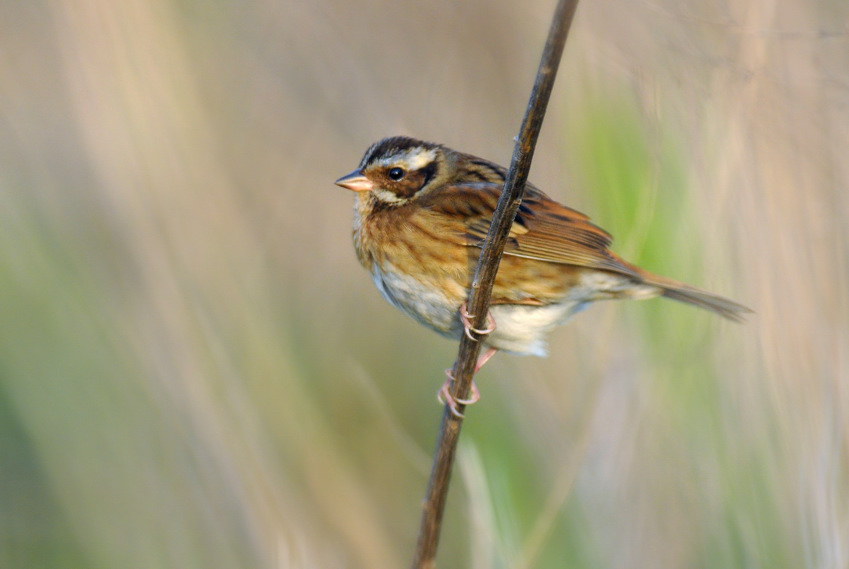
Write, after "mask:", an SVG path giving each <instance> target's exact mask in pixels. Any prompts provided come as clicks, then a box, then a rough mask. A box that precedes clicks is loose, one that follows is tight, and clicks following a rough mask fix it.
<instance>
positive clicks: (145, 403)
mask: <svg viewBox="0 0 849 569" xmlns="http://www.w3.org/2000/svg"><path fill="white" fill-rule="evenodd" d="M553 9H554V1H553V0H547V1H542V0H534V1H526V2H500V1H499V2H486V1H483V0H464V1H450V2H449V1H447V0H439V1H434V2H391V1H388V0H386V1H370V2H361V3H352V2H347V1H343V0H317V1H313V2H293V1H291V0H283V1H276V2H275V1H270V0H247V1H239V2H236V1H234V0H212V1H209V0H205V1H200V0H124V1H122V2H112V1H109V0H53V1H42V0H36V1H31V2H20V1H16V0H0V567H3V568H4V569H6V568H41V567H45V568H47V567H49V568H58V567H61V568H66V567H67V568H71V567H75V568H76V567H79V568H86V569H90V568H104V569H107V568H115V567H120V568H124V569H132V568H145V569H150V568H155V567H163V568H164V567H180V568H195V567H196V568H234V567H244V568H256V567H262V568H266V567H267V568H290V567H291V568H314V567H321V568H325V567H350V568H372V569H373V568H390V567H405V566H407V565H408V564H409V562H410V559H411V558H412V551H413V547H414V544H415V539H416V532H417V529H418V522H419V513H420V505H421V499H422V497H423V495H424V489H425V485H426V481H427V477H428V473H429V466H430V456H431V453H432V451H433V447H434V443H435V441H436V435H437V430H438V425H439V421H440V418H441V415H442V409H441V408H440V407H439V406H438V405H437V404H436V402H435V397H434V395H435V392H436V390H437V388H438V387H439V385H440V384H441V383H442V381H443V379H444V377H443V375H442V370H443V369H444V368H446V367H449V366H450V365H451V363H452V361H453V359H454V357H455V354H456V349H457V348H456V345H455V343H453V342H451V341H448V340H445V339H443V338H441V337H438V336H437V335H435V334H433V333H432V332H430V331H428V330H425V329H423V328H421V327H419V326H418V325H416V324H415V323H414V322H413V321H412V320H410V319H409V318H407V317H405V316H403V315H402V314H401V313H400V312H398V311H396V310H395V309H394V308H392V307H390V306H389V305H388V304H387V303H385V302H384V301H383V300H382V299H381V298H380V297H379V295H378V293H377V291H376V289H375V287H374V286H373V284H372V282H371V280H370V278H369V276H368V275H367V274H366V272H365V271H364V270H363V269H362V268H361V267H360V266H359V265H358V263H357V261H356V258H355V256H354V252H353V247H352V245H351V209H352V204H353V196H352V195H351V194H350V193H349V192H347V191H345V190H343V189H341V188H338V187H336V186H334V185H333V180H335V179H336V178H337V177H339V176H341V175H343V174H345V173H347V172H349V171H350V170H352V169H353V168H354V167H355V166H356V164H357V163H358V161H359V159H360V157H361V155H362V153H363V152H364V151H365V149H366V148H367V146H368V145H369V144H370V143H372V142H373V141H375V140H377V139H379V138H381V137H383V136H386V135H391V134H409V135H414V136H417V137H419V138H423V139H426V140H434V141H439V142H443V143H445V144H447V145H449V146H452V147H454V148H458V149H462V150H464V151H467V152H471V153H474V154H477V155H480V156H484V157H487V158H490V159H492V160H495V161H498V162H501V163H503V164H505V165H506V164H507V163H509V159H510V155H511V152H512V145H513V142H512V139H513V137H514V136H515V135H516V133H517V132H518V128H519V123H520V120H521V116H522V113H523V112H524V108H525V104H526V101H527V97H528V94H529V92H530V87H531V84H532V81H533V77H534V75H535V73H536V66H537V64H538V58H539V55H540V52H541V49H542V44H543V42H544V39H545V35H546V32H547V27H548V24H549V18H550V16H551V13H552V11H553ZM847 149H849V4H847V3H846V2H844V1H842V0H820V1H818V2H806V1H803V0H777V1H768V0H755V1H747V0H726V1H723V0H700V1H689V0H688V1H684V2H679V1H677V0H653V1H651V2H648V1H638V2H624V1H612V0H596V1H593V2H589V1H585V2H582V3H581V4H580V5H579V7H578V11H577V17H576V20H575V23H574V26H573V29H572V33H571V36H570V38H569V41H568V43H567V46H566V52H565V56H564V60H563V63H562V66H561V69H560V74H559V77H558V81H557V85H556V87H555V90H554V93H553V98H552V103H551V105H550V112H549V114H548V116H547V119H546V123H545V126H544V128H543V132H542V137H541V139H540V142H539V146H538V149H537V152H536V158H535V162H534V167H533V169H532V172H531V180H532V181H534V182H535V183H536V184H537V185H538V186H540V187H542V188H544V189H545V190H546V191H547V192H548V193H549V194H550V195H552V196H553V197H554V198H556V199H558V200H560V201H564V202H566V203H568V204H570V205H571V206H573V207H575V208H577V209H579V210H581V211H584V212H586V213H588V214H589V215H591V216H592V217H593V219H594V220H595V221H596V222H597V223H598V224H599V225H601V226H602V227H604V228H606V229H607V230H609V231H610V232H611V233H612V234H613V235H614V236H615V238H616V241H615V243H614V249H615V250H616V251H617V252H618V253H620V254H622V255H623V256H624V257H626V258H628V259H630V260H631V261H633V262H636V263H638V264H640V265H642V266H644V267H645V268H647V269H649V270H652V271H654V272H658V273H660V274H664V275H667V276H670V277H673V278H676V279H680V280H685V281H688V282H691V283H693V284H695V285H697V286H701V287H703V288H707V289H709V290H712V291H715V292H717V293H720V294H723V295H725V296H728V297H730V298H733V299H735V300H738V301H740V302H742V303H744V304H747V305H748V306H750V307H752V308H753V309H754V311H755V314H754V315H752V316H751V317H750V318H749V319H748V322H747V323H746V324H744V325H736V324H732V323H728V322H726V321H723V320H721V319H719V318H717V317H716V316H714V315H712V314H709V313H706V312H701V311H697V310H695V309H692V308H690V307H687V306H683V305H679V304H676V303H673V302H668V301H662V300H652V301H647V302H642V303H636V302H635V303H609V304H599V305H596V306H595V307H593V308H592V309H591V310H590V311H588V312H585V313H583V314H581V315H580V316H579V317H577V318H576V319H575V320H574V321H573V322H572V323H571V324H570V325H569V326H567V327H564V328H562V329H560V330H559V331H558V332H557V333H556V334H554V336H553V338H552V350H551V351H552V354H551V356H550V357H549V358H547V359H537V358H517V357H512V356H508V355H499V356H497V357H496V358H495V359H494V361H493V362H492V363H490V364H489V365H488V366H487V367H486V368H485V369H484V370H483V372H482V373H481V374H480V376H479V377H478V385H479V386H480V388H481V391H482V393H483V399H482V401H481V402H480V403H479V404H478V405H475V406H474V407H471V408H470V409H469V411H468V414H467V417H468V420H467V421H466V423H465V426H464V433H463V437H462V443H461V452H460V460H459V464H458V470H457V471H456V473H455V476H454V481H453V486H452V491H451V494H450V496H449V506H448V512H447V515H446V524H445V532H444V534H443V538H442V542H441V549H440V560H441V563H440V565H441V566H443V567H473V568H480V569H483V568H493V567H495V568H498V567H501V568H531V567H597V568H654V569H663V568H680V567H692V568H727V567H769V568H799V567H813V568H832V567H849V413H847V409H849V383H847V382H849V294H847V291H849V224H847V218H849V160H847Z"/></svg>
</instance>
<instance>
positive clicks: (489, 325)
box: [460, 302, 495, 357]
mask: <svg viewBox="0 0 849 569" xmlns="http://www.w3.org/2000/svg"><path fill="white" fill-rule="evenodd" d="M474 317H475V316H474V314H469V310H468V308H467V307H466V303H465V302H464V303H463V304H461V305H460V322H462V323H463V330H464V331H465V332H466V336H468V337H469V340H472V341H473V342H477V341H478V339H477V338H475V337H474V336H472V332H474V333H475V334H478V335H480V336H486V335H487V334H491V333H492V332H495V318H493V317H492V313H491V312H487V313H486V328H484V329H483V330H478V329H477V328H472V318H474ZM490 357H492V356H490Z"/></svg>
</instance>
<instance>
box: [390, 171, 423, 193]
mask: <svg viewBox="0 0 849 569" xmlns="http://www.w3.org/2000/svg"><path fill="white" fill-rule="evenodd" d="M423 182H424V177H423V176H422V173H421V172H410V173H408V174H407V175H406V176H405V177H404V179H403V180H401V181H400V182H392V184H391V186H390V188H391V189H392V191H393V192H394V193H395V194H396V195H398V196H400V197H402V198H411V197H413V196H414V195H415V193H416V192H418V191H419V190H420V189H421V187H422V185H423Z"/></svg>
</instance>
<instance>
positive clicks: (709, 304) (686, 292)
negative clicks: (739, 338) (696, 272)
mask: <svg viewBox="0 0 849 569" xmlns="http://www.w3.org/2000/svg"><path fill="white" fill-rule="evenodd" d="M643 279H644V282H645V283H646V284H650V285H653V286H656V287H658V288H659V289H660V290H661V291H662V292H661V294H662V295H663V296H664V297H666V298H671V299H672V300H677V301H678V302H685V303H687V304H692V305H693V306H698V307H699V308H705V309H707V310H710V311H713V312H715V313H717V314H719V315H720V316H722V317H723V318H727V319H729V320H733V321H735V322H743V320H744V319H745V315H746V314H750V313H751V312H752V310H751V309H750V308H747V307H745V306H743V305H742V304H738V303H736V302H734V301H733V300H728V299H727V298H723V297H721V296H719V295H718V294H713V293H711V292H707V291H705V290H700V289H697V288H695V287H692V286H690V285H686V284H684V283H679V282H677V281H673V280H672V279H667V278H664V277H658V276H656V275H652V274H647V273H645V272H643Z"/></svg>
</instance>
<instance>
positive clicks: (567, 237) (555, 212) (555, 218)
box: [420, 182, 639, 278]
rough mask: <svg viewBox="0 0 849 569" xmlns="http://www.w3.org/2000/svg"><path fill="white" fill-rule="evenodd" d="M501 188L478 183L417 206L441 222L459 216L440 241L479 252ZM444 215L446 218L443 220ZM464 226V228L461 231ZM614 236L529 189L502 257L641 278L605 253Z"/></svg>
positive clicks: (445, 190)
mask: <svg viewBox="0 0 849 569" xmlns="http://www.w3.org/2000/svg"><path fill="white" fill-rule="evenodd" d="M500 193H501V185H500V184H494V183H488V182H481V183H473V184H458V185H446V186H444V187H443V188H441V189H440V190H438V191H436V192H432V193H429V195H427V196H422V197H423V199H422V203H420V205H421V206H423V207H425V208H426V209H427V210H429V211H430V212H432V213H434V214H439V215H437V216H435V217H436V218H441V219H442V220H448V219H452V218H453V219H456V218H457V216H460V217H461V218H463V219H464V224H463V225H462V226H460V224H453V223H447V222H446V223H445V225H444V228H445V233H444V236H445V237H446V238H449V239H451V240H453V241H455V242H457V243H458V244H463V245H468V246H476V247H480V246H481V245H482V244H483V240H484V238H485V237H486V234H487V231H489V224H490V223H491V221H492V214H493V212H494V211H495V205H496V203H497V201H498V196H499V195H500ZM443 216H445V217H443ZM461 227H462V229H461ZM612 240H613V239H612V237H611V236H610V234H608V233H607V232H606V231H604V230H603V229H601V228H599V227H597V226H596V225H594V224H593V223H591V222H590V220H589V218H588V217H587V216H586V215H584V214H582V213H580V212H578V211H575V210H573V209H570V208H568V207H566V206H563V205H560V204H559V203H557V202H555V201H554V200H552V199H551V198H549V197H548V196H546V195H545V194H544V193H543V192H541V191H540V190H538V189H536V188H534V187H533V186H531V185H528V187H527V189H526V191H525V197H524V198H523V200H522V204H521V205H520V206H519V210H518V212H517V214H516V219H515V220H514V222H513V226H512V227H511V228H510V234H509V237H508V240H507V244H506V246H505V248H504V254H505V255H512V256H515V257H524V258H527V259H535V260H539V261H548V262H551V263H562V264H566V265H575V266H579V267H589V268H595V269H604V270H608V271H614V272H617V273H620V274H626V275H629V276H634V277H637V278H639V275H638V274H637V273H636V272H635V271H634V270H633V269H632V268H631V267H630V266H628V265H626V264H625V263H624V262H623V261H622V260H620V259H619V258H618V257H617V256H616V255H615V254H613V253H612V252H611V251H609V250H608V247H609V246H610V243H611V242H612Z"/></svg>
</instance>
